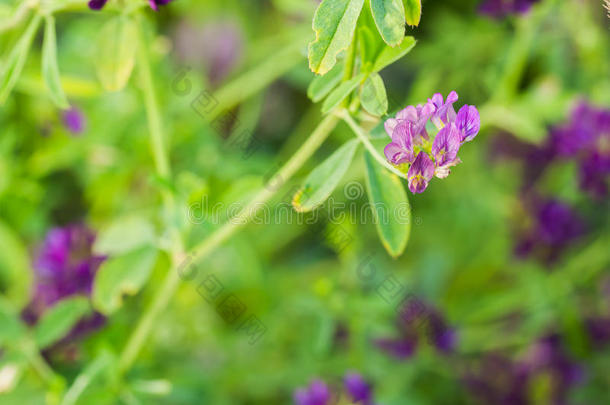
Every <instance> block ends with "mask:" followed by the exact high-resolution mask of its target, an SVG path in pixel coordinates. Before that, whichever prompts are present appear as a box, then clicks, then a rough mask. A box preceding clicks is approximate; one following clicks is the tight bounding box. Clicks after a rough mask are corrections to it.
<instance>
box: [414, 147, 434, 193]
mask: <svg viewBox="0 0 610 405" xmlns="http://www.w3.org/2000/svg"><path fill="white" fill-rule="evenodd" d="M433 176H434V163H432V160H431V159H430V158H429V157H428V155H427V154H426V153H425V152H423V151H422V152H419V154H418V155H417V157H416V158H415V161H414V162H413V164H412V165H411V167H410V168H409V172H408V173H407V180H408V181H409V190H411V192H412V193H413V194H416V193H422V192H423V191H424V190H425V189H426V188H427V187H428V183H429V182H430V180H432V177H433Z"/></svg>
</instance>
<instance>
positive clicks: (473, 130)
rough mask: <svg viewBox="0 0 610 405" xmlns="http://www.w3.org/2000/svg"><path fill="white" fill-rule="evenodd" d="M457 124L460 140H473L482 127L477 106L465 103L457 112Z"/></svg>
mask: <svg viewBox="0 0 610 405" xmlns="http://www.w3.org/2000/svg"><path fill="white" fill-rule="evenodd" d="M455 125H456V126H457V129H458V130H459V131H460V142H462V143H464V142H470V141H472V140H473V139H474V137H475V136H477V134H478V133H479V129H481V117H480V116H479V111H478V110H477V108H476V107H475V106H473V105H467V104H464V105H463V106H462V108H460V110H459V111H458V113H457V117H456V119H455Z"/></svg>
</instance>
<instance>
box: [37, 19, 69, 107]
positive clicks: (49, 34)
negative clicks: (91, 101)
mask: <svg viewBox="0 0 610 405" xmlns="http://www.w3.org/2000/svg"><path fill="white" fill-rule="evenodd" d="M42 77H43V78H44V81H45V83H46V84H47V87H48V89H49V91H50V92H51V93H50V95H51V100H53V102H54V103H55V104H56V105H57V106H58V107H59V108H64V109H65V108H68V107H69V105H68V100H67V99H66V95H65V93H64V90H63V89H62V87H61V81H60V78H59V67H58V66H57V43H56V39H55V18H53V16H51V15H48V16H46V17H45V27H44V40H43V42H42Z"/></svg>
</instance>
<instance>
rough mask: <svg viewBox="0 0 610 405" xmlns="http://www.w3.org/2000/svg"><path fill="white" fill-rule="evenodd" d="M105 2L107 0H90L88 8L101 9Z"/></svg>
mask: <svg viewBox="0 0 610 405" xmlns="http://www.w3.org/2000/svg"><path fill="white" fill-rule="evenodd" d="M106 2H108V0H90V1H89V8H90V9H91V10H101V9H102V8H103V7H104V6H105V5H106Z"/></svg>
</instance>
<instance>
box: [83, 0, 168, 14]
mask: <svg viewBox="0 0 610 405" xmlns="http://www.w3.org/2000/svg"><path fill="white" fill-rule="evenodd" d="M170 1H172V0H148V3H149V4H150V8H152V9H153V10H155V11H157V10H158V9H159V6H164V5H166V4H167V3H169V2H170ZM107 2H108V0H89V3H88V4H89V8H90V9H91V10H101V9H102V8H103V7H104V6H105V5H106V3H107Z"/></svg>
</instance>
